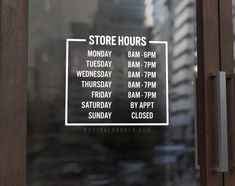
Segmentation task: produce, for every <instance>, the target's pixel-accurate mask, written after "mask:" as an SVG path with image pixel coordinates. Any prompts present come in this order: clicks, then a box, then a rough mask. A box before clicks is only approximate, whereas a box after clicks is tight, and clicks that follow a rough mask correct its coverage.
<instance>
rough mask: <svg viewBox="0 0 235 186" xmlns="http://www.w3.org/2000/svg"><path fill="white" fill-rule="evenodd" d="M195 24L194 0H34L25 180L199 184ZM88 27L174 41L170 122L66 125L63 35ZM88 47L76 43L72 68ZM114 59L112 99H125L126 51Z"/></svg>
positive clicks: (55, 185)
mask: <svg viewBox="0 0 235 186" xmlns="http://www.w3.org/2000/svg"><path fill="white" fill-rule="evenodd" d="M195 27H196V26H195V1H193V0H180V1H176V0H165V1H162V0H86V1H85V0H70V1H69V3H68V1H66V0H31V1H30V30H29V103H28V104H29V111H28V112H29V118H28V122H29V124H28V126H29V129H28V132H29V135H28V185H32V186H41V185H43V186H67V185H68V186H75V185H76V186H78V185H88V186H90V185H94V186H95V185H97V186H98V185H117V186H119V185H127V186H130V185H146V186H148V185H149V186H150V185H151V186H152V185H159V186H161V185H162V186H170V185H174V186H177V185H178V186H184V185H185V186H188V185H197V180H198V174H197V172H196V171H195V168H194V136H193V124H194V123H193V121H194V87H193V79H194V76H195V71H194V69H196V59H195V53H196V43H195V40H196V39H195V37H196V33H195ZM91 33H96V34H104V35H111V34H113V35H139V36H147V37H148V38H149V39H152V40H165V41H168V42H169V47H170V50H169V60H170V61H169V62H170V64H169V72H170V74H169V80H170V82H169V83H170V95H169V96H170V126H169V127H152V128H148V127H144V128H143V127H142V128H139V127H125V128H120V127H99V128H94V127H93V128H92V127H88V128H87V127H86V128H85V127H74V128H66V127H65V126H64V107H65V105H64V102H65V100H64V99H65V95H64V92H65V40H66V38H87V36H88V35H89V34H91ZM84 53H85V51H84V48H83V47H79V46H74V50H73V52H72V63H73V64H74V66H76V64H78V63H79V60H81V58H78V57H77V56H80V57H81V56H83V55H84ZM117 53H118V52H117ZM115 57H116V58H117V59H118V61H120V62H119V63H116V64H115V71H114V77H113V78H115V79H116V81H117V82H118V83H117V84H116V86H115V90H114V92H115V94H116V95H117V96H116V98H115V99H117V100H122V99H124V98H123V97H125V96H126V95H125V92H126V88H125V86H124V85H125V83H126V81H127V80H126V79H125V78H124V77H125V76H124V74H125V73H126V71H127V69H126V68H125V66H124V65H123V62H122V61H125V59H123V56H122V55H121V52H120V55H117V56H115ZM72 70H73V69H71V71H72ZM160 75H161V74H160ZM71 78H72V77H71ZM77 88H78V87H77V86H75V84H72V85H71V89H74V91H78V92H81V90H76V89H77ZM81 94H82V92H81ZM83 96H86V94H84V95H83ZM70 99H72V100H73V102H74V103H75V102H76V100H78V99H80V98H79V97H78V96H77V94H73V95H71V96H70ZM117 102H118V101H117ZM74 117H76V114H75V116H74ZM118 117H122V116H118Z"/></svg>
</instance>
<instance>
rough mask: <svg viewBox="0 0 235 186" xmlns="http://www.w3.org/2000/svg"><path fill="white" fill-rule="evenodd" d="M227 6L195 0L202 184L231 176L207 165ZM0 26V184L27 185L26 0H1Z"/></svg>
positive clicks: (227, 50) (228, 32) (225, 56)
mask: <svg viewBox="0 0 235 186" xmlns="http://www.w3.org/2000/svg"><path fill="white" fill-rule="evenodd" d="M231 10H232V7H231V0H197V41H198V64H199V65H198V66H199V69H198V73H199V89H200V91H199V97H200V100H198V103H199V106H200V110H201V112H200V113H198V114H199V117H200V121H201V122H200V123H199V125H198V134H199V162H200V167H201V168H200V176H201V185H202V186H206V185H208V186H222V185H223V182H224V179H225V178H226V177H229V178H228V180H229V179H230V178H231V175H230V174H225V175H224V174H221V173H216V172H213V171H212V170H211V167H212V166H213V164H214V161H215V159H214V153H216V149H215V135H214V130H213V128H214V127H215V123H216V119H215V117H213V113H215V109H214V108H215V105H214V104H215V96H212V95H213V90H214V86H213V83H211V79H210V73H212V72H216V71H219V70H225V71H227V72H232V71H231V69H233V68H231V67H233V64H232V63H231V62H232V61H233V60H232V56H233V55H232V53H233V51H232V50H231V49H232V47H231V42H232V39H231V38H233V37H232V23H231V20H232V15H231ZM0 32H1V35H0V47H1V48H0V59H1V60H0V185H4V186H26V138H27V133H26V129H27V127H26V126H27V60H28V56H27V52H28V47H27V46H28V0H0ZM231 129H232V128H231ZM233 129H234V130H235V127H233ZM234 130H233V131H234ZM234 149H235V148H234ZM231 161H234V160H231ZM230 180H231V179H230ZM229 182H231V181H228V184H229ZM233 183H234V182H233ZM230 184H231V183H230Z"/></svg>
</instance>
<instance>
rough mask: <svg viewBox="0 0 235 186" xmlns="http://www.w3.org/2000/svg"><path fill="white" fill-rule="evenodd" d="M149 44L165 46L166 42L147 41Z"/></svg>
mask: <svg viewBox="0 0 235 186" xmlns="http://www.w3.org/2000/svg"><path fill="white" fill-rule="evenodd" d="M149 43H150V44H167V41H149Z"/></svg>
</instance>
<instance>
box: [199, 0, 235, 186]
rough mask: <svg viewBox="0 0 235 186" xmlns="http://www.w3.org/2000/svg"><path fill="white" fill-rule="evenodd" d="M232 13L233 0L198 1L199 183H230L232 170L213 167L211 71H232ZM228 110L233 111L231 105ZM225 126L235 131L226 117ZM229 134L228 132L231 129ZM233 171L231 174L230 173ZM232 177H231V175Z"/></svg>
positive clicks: (225, 185) (223, 185) (204, 185)
mask: <svg viewBox="0 0 235 186" xmlns="http://www.w3.org/2000/svg"><path fill="white" fill-rule="evenodd" d="M232 20H233V16H232V0H198V1H197V23H198V24H197V40H198V43H197V44H198V77H199V100H198V101H197V102H198V104H199V107H200V109H199V110H200V112H199V113H198V115H199V118H200V119H199V121H200V122H199V123H198V134H199V163H200V177H201V178H200V180H201V184H200V185H201V186H230V185H231V186H232V185H233V184H234V181H235V175H233V174H234V173H232V172H230V173H219V172H215V171H214V170H213V167H215V164H216V154H217V153H218V152H217V149H216V147H217V145H216V140H217V135H216V130H215V129H216V125H217V119H216V114H215V113H216V108H217V105H216V104H217V103H216V95H215V92H216V87H215V84H214V80H212V78H211V73H214V72H218V71H225V72H227V73H228V74H231V73H233V69H234V61H233V22H232ZM228 110H229V112H234V110H233V109H231V107H230V108H229V109H228ZM230 115H233V114H231V113H230ZM229 122H230V123H228V129H229V131H230V132H234V130H235V126H233V125H232V122H233V123H234V120H233V119H229ZM230 134H231V133H230ZM231 137H232V135H229V149H230V150H229V154H230V161H229V165H232V164H234V163H233V162H234V159H233V158H232V156H231V154H234V153H232V151H233V150H232V149H234V150H235V147H234V145H235V143H233V141H234V140H235V139H234V137H233V139H232V140H231ZM232 175H233V176H232ZM233 177H234V178H233Z"/></svg>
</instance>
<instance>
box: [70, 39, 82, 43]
mask: <svg viewBox="0 0 235 186" xmlns="http://www.w3.org/2000/svg"><path fill="white" fill-rule="evenodd" d="M67 41H68V42H69V41H75V42H86V39H67Z"/></svg>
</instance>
